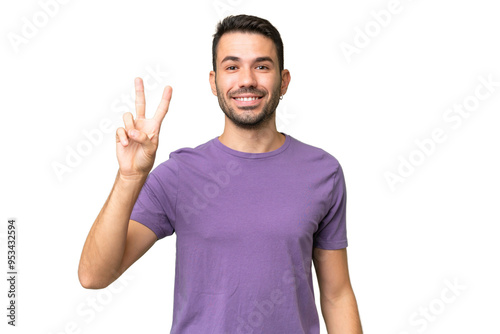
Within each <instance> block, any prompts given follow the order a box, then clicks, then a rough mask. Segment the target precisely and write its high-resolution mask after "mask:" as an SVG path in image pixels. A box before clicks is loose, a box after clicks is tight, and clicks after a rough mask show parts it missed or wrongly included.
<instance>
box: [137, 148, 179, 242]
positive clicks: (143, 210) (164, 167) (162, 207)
mask: <svg viewBox="0 0 500 334" xmlns="http://www.w3.org/2000/svg"><path fill="white" fill-rule="evenodd" d="M178 184H179V181H178V165H177V162H176V161H175V160H174V159H172V158H170V159H168V160H167V161H165V162H163V163H162V164H160V165H158V166H157V167H156V168H155V169H154V170H153V171H152V172H151V173H149V175H148V177H147V179H146V182H145V183H144V186H143V187H142V189H141V191H140V193H139V197H138V198H137V201H136V202H135V205H134V208H133V209H132V213H131V215H130V219H131V220H135V221H137V222H139V223H141V224H143V225H145V226H146V227H148V228H149V229H151V230H152V231H153V232H154V233H155V234H156V237H157V238H158V239H162V238H164V237H166V236H169V235H172V234H173V233H174V232H175V218H176V214H175V213H176V201H177V188H178Z"/></svg>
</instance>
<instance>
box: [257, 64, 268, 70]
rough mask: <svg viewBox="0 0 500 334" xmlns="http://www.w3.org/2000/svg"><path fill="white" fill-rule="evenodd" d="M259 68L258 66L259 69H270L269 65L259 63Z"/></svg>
mask: <svg viewBox="0 0 500 334" xmlns="http://www.w3.org/2000/svg"><path fill="white" fill-rule="evenodd" d="M257 68H258V69H259V70H268V69H269V67H267V66H265V65H259V66H257Z"/></svg>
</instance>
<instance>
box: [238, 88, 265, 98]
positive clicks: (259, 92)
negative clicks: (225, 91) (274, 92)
mask: <svg viewBox="0 0 500 334" xmlns="http://www.w3.org/2000/svg"><path fill="white" fill-rule="evenodd" d="M240 94H255V95H259V96H264V95H266V92H264V91H262V90H259V89H257V88H241V89H238V90H235V91H233V92H231V93H230V94H229V97H233V96H235V95H240Z"/></svg>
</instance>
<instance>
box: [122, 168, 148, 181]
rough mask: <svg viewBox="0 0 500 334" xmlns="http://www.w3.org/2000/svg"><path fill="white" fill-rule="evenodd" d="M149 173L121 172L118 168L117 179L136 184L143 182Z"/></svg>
mask: <svg viewBox="0 0 500 334" xmlns="http://www.w3.org/2000/svg"><path fill="white" fill-rule="evenodd" d="M148 175H149V173H135V174H123V173H121V172H120V170H118V174H117V176H116V177H117V179H119V180H120V181H121V182H124V183H127V184H137V183H141V184H142V183H144V182H145V181H146V179H147V178H148Z"/></svg>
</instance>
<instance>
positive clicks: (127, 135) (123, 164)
mask: <svg viewBox="0 0 500 334" xmlns="http://www.w3.org/2000/svg"><path fill="white" fill-rule="evenodd" d="M171 98H172V87H170V86H166V87H165V89H164V90H163V95H162V98H161V102H160V105H159V106H158V109H156V113H155V115H154V116H153V118H150V119H146V99H145V97H144V83H143V81H142V79H141V78H135V111H136V119H135V120H134V117H133V115H132V113H130V112H127V113H125V114H124V115H123V122H124V124H125V128H123V127H120V128H118V129H117V130H116V156H117V158H118V164H119V166H120V169H119V174H120V176H121V177H123V178H130V179H134V178H143V177H145V176H147V175H148V174H149V172H150V171H151V169H152V168H153V164H154V160H155V156H156V150H157V148H158V138H159V134H160V127H161V123H162V121H163V118H164V117H165V115H166V114H167V111H168V106H169V105H170V99H171Z"/></svg>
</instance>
